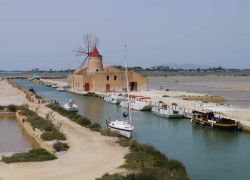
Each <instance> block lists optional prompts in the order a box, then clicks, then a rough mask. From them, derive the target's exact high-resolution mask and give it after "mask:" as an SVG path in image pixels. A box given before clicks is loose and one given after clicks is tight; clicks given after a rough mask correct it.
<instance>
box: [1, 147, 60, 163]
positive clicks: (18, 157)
mask: <svg viewBox="0 0 250 180" xmlns="http://www.w3.org/2000/svg"><path fill="white" fill-rule="evenodd" d="M54 159H56V157H55V156H54V155H52V154H50V153H49V152H48V151H46V150H45V149H32V150H30V151H29V152H24V153H16V154H14V155H12V156H10V157H3V158H2V161H3V162H5V163H15V162H35V161H48V160H54Z"/></svg>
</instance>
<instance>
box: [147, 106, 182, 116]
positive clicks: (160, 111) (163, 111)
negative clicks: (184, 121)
mask: <svg viewBox="0 0 250 180" xmlns="http://www.w3.org/2000/svg"><path fill="white" fill-rule="evenodd" d="M151 111H152V112H153V113H154V114H157V115H159V116H163V117H167V118H183V117H184V112H183V111H182V110H178V109H173V108H171V107H167V105H162V106H161V107H160V106H154V107H152V110H151Z"/></svg>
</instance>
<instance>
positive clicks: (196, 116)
mask: <svg viewBox="0 0 250 180" xmlns="http://www.w3.org/2000/svg"><path fill="white" fill-rule="evenodd" d="M191 121H192V122H195V123H197V124H201V125H203V126H208V127H212V128H218V129H224V130H234V131H239V130H241V129H242V126H241V124H240V122H239V121H236V120H232V119H228V118H223V117H215V116H214V113H213V112H208V113H203V112H198V111H194V112H193V116H192V119H191Z"/></svg>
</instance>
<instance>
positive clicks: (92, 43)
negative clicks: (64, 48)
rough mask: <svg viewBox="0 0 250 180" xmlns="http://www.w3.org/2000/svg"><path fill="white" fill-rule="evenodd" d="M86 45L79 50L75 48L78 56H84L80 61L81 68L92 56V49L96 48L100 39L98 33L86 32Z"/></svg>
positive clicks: (84, 38) (84, 39) (84, 37)
mask: <svg viewBox="0 0 250 180" xmlns="http://www.w3.org/2000/svg"><path fill="white" fill-rule="evenodd" d="M83 42H84V47H81V46H80V47H79V48H78V49H77V50H74V52H75V55H76V56H82V57H83V60H82V61H81V63H80V66H79V69H80V68H82V67H84V66H85V64H86V62H87V60H88V59H89V57H90V56H91V53H92V51H93V50H94V48H96V47H97V46H98V45H99V43H100V40H99V38H98V37H97V36H96V35H92V34H91V33H90V34H86V35H84V36H83Z"/></svg>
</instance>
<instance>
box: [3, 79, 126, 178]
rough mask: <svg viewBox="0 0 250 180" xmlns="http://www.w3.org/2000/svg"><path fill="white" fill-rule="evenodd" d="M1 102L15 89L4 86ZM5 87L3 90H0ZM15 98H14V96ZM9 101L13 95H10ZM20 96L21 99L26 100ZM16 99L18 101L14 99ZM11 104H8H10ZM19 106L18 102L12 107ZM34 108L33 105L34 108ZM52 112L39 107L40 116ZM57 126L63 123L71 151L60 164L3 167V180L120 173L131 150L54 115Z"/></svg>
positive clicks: (56, 162)
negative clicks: (126, 155) (125, 157)
mask: <svg viewBox="0 0 250 180" xmlns="http://www.w3.org/2000/svg"><path fill="white" fill-rule="evenodd" d="M1 85H4V86H5V88H1V91H0V100H1V101H2V99H5V98H4V96H5V95H6V94H8V93H7V92H10V91H11V92H12V93H14V92H15V91H14V90H13V88H12V87H11V86H10V85H8V84H6V83H4V82H2V81H1ZM1 87H2V86H1ZM12 95H13V96H14V94H12ZM9 96H10V97H12V96H11V94H10V95H9ZM21 97H22V93H20V97H19V98H20V99H21V100H25V99H24V97H22V98H21ZM14 99H15V98H14ZM8 102H9V101H6V102H5V104H7V103H8ZM14 102H15V103H16V104H19V103H20V102H19V101H18V100H16V101H13V102H12V103H14ZM34 107H35V105H33V108H34ZM49 111H50V109H48V108H47V107H45V106H40V107H39V115H41V116H45V115H46V114H47V113H48V112H49ZM54 121H55V123H58V122H61V123H62V127H61V130H62V131H63V132H64V133H65V135H66V136H67V141H68V144H69V146H70V149H69V150H68V151H67V152H65V153H63V154H60V155H59V158H58V159H57V160H53V161H47V162H31V163H14V164H5V163H0V180H15V179H18V180H22V179H25V180H28V179H36V180H40V179H41V180H43V179H46V180H50V179H51V180H52V179H53V180H54V179H65V180H66V179H67V180H68V179H72V180H78V179H95V178H96V177H100V176H102V175H103V174H105V173H107V172H109V173H114V172H119V171H121V169H119V168H118V167H119V166H121V165H122V164H123V163H124V156H125V154H126V153H128V149H127V148H124V147H121V146H119V145H118V144H116V143H115V140H116V139H115V138H111V137H104V136H101V135H100V134H99V133H96V132H92V131H90V130H88V129H86V128H83V127H81V126H79V125H78V124H76V123H74V122H71V121H70V120H69V119H67V118H65V117H63V116H61V115H59V114H57V113H55V117H54Z"/></svg>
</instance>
